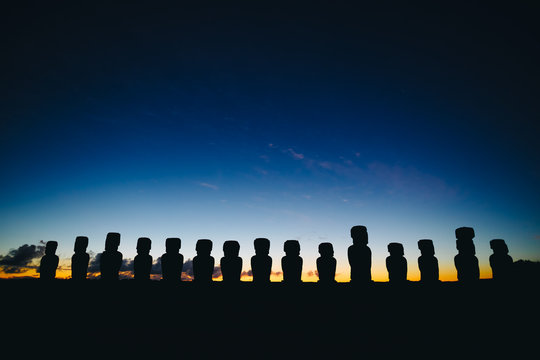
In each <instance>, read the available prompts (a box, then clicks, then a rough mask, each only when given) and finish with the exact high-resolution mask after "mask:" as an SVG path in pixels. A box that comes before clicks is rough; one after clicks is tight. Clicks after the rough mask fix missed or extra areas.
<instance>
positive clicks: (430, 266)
mask: <svg viewBox="0 0 540 360" xmlns="http://www.w3.org/2000/svg"><path fill="white" fill-rule="evenodd" d="M418 249H420V253H421V255H420V257H418V268H419V269H420V281H421V282H422V283H425V284H432V283H436V282H438V281H439V261H438V260H437V258H436V257H435V248H434V247H433V241H432V240H429V239H422V240H418Z"/></svg>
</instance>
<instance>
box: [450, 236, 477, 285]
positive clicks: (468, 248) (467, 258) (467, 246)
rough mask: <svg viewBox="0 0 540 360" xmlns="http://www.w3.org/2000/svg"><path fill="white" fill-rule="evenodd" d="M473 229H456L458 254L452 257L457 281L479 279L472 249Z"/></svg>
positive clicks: (473, 248)
mask: <svg viewBox="0 0 540 360" xmlns="http://www.w3.org/2000/svg"><path fill="white" fill-rule="evenodd" d="M474 236H475V234H474V229H473V228H470V227H460V228H457V229H456V248H457V250H458V254H457V255H456V256H455V257H454V264H455V266H456V270H457V276H458V280H459V281H461V282H469V281H474V280H478V279H479V278H480V268H479V267H478V259H477V258H476V256H475V254H476V249H475V247H474V242H473V238H474Z"/></svg>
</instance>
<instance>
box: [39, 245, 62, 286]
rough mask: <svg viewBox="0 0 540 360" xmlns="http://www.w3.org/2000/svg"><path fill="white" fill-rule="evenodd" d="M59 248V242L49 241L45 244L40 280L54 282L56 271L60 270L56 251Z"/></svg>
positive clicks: (40, 265) (40, 266)
mask: <svg viewBox="0 0 540 360" xmlns="http://www.w3.org/2000/svg"><path fill="white" fill-rule="evenodd" d="M57 248H58V242H56V241H47V243H46V244H45V255H43V257H42V258H41V262H40V263H39V278H40V279H43V280H52V279H54V278H55V277H56V269H57V268H58V261H59V259H58V256H57V255H56V249H57Z"/></svg>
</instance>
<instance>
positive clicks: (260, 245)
mask: <svg viewBox="0 0 540 360" xmlns="http://www.w3.org/2000/svg"><path fill="white" fill-rule="evenodd" d="M253 245H254V246H255V254H256V255H268V253H269V252H270V240H268V239H267V238H256V239H255V240H254V241H253Z"/></svg>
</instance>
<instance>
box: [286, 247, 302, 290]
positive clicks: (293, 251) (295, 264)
mask: <svg viewBox="0 0 540 360" xmlns="http://www.w3.org/2000/svg"><path fill="white" fill-rule="evenodd" d="M283 251H285V256H284V257H282V258H281V269H282V270H283V282H284V283H287V284H298V283H301V282H302V265H303V260H302V258H301V257H300V243H299V242H298V240H287V241H285V243H284V244H283Z"/></svg>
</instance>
